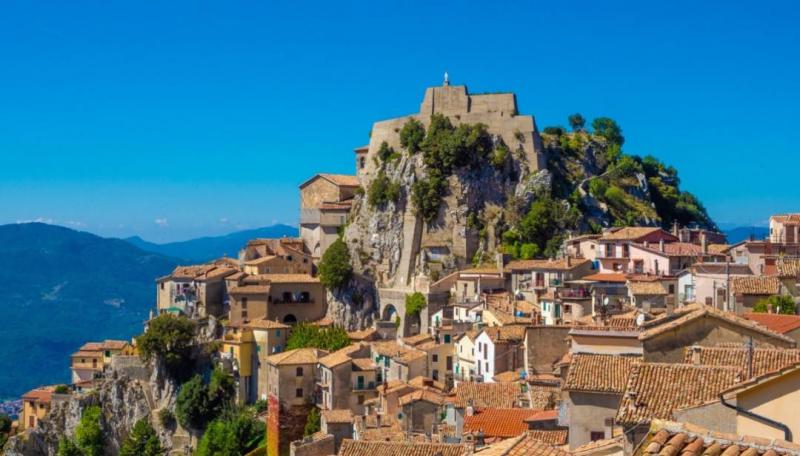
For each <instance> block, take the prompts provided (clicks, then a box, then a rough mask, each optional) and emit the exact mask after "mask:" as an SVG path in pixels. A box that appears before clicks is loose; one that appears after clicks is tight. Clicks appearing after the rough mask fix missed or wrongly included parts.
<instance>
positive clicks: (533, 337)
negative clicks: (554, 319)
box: [523, 325, 573, 375]
mask: <svg viewBox="0 0 800 456" xmlns="http://www.w3.org/2000/svg"><path fill="white" fill-rule="evenodd" d="M572 328H573V326H572V325H551V326H547V325H536V326H530V327H527V328H526V329H525V341H524V344H523V348H524V353H525V365H524V369H525V371H526V372H527V373H528V375H534V374H552V373H553V365H554V364H555V363H557V362H558V361H559V360H561V359H562V358H563V357H564V356H565V355H567V354H568V353H569V349H570V348H569V333H570V330H571V329H572Z"/></svg>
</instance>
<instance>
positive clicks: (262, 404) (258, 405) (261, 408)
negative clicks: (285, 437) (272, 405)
mask: <svg viewBox="0 0 800 456" xmlns="http://www.w3.org/2000/svg"><path fill="white" fill-rule="evenodd" d="M253 410H255V411H256V413H258V414H261V413H264V412H266V411H267V401H266V400H265V399H258V400H256V401H255V402H254V403H253Z"/></svg>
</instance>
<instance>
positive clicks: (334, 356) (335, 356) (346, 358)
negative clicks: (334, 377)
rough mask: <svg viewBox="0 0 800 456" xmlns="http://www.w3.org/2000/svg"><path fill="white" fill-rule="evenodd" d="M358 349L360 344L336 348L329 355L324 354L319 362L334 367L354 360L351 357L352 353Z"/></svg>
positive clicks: (330, 367)
mask: <svg viewBox="0 0 800 456" xmlns="http://www.w3.org/2000/svg"><path fill="white" fill-rule="evenodd" d="M358 349H359V346H358V345H348V346H347V347H344V348H342V349H339V350H336V351H335V352H333V353H331V354H329V355H326V356H323V357H322V358H320V359H319V363H320V364H322V365H323V366H325V367H327V368H328V369H332V368H334V367H336V366H339V365H342V364H344V363H347V362H350V361H352V360H353V359H352V358H351V357H350V355H351V354H352V353H353V352H354V351H356V350H358Z"/></svg>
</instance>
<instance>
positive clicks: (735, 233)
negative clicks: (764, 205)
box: [723, 226, 769, 244]
mask: <svg viewBox="0 0 800 456" xmlns="http://www.w3.org/2000/svg"><path fill="white" fill-rule="evenodd" d="M723 231H724V232H725V235H726V236H728V243H729V244H736V243H737V242H740V241H744V240H745V239H749V238H750V235H753V237H754V238H755V239H764V238H765V237H767V236H768V235H769V228H767V227H766V226H739V227H736V228H730V229H726V230H723Z"/></svg>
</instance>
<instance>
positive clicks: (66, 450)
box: [57, 437, 85, 456]
mask: <svg viewBox="0 0 800 456" xmlns="http://www.w3.org/2000/svg"><path fill="white" fill-rule="evenodd" d="M57 455H58V456H85V455H84V453H83V451H81V449H80V448H78V445H76V444H75V442H74V441H73V440H72V439H70V438H68V437H62V438H61V440H59V441H58V451H57Z"/></svg>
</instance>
